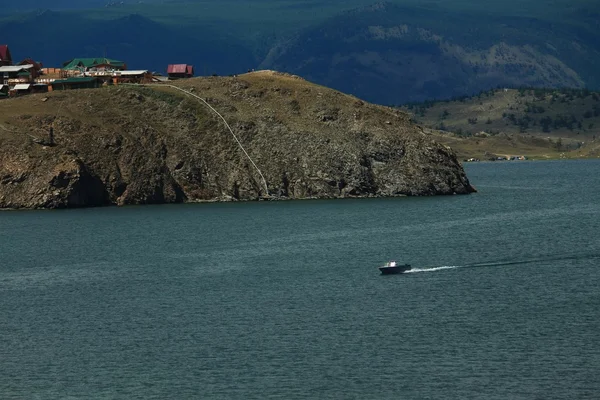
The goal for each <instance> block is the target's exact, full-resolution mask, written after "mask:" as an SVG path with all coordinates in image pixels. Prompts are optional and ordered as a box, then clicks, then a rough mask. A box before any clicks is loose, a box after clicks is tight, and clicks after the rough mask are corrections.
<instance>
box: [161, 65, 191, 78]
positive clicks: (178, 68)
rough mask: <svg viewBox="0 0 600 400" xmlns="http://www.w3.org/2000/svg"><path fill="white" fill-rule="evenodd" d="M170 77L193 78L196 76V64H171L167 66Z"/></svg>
mask: <svg viewBox="0 0 600 400" xmlns="http://www.w3.org/2000/svg"><path fill="white" fill-rule="evenodd" d="M167 75H168V76H169V79H182V78H191V77H193V76H194V66H192V65H187V64H169V67H168V68H167Z"/></svg>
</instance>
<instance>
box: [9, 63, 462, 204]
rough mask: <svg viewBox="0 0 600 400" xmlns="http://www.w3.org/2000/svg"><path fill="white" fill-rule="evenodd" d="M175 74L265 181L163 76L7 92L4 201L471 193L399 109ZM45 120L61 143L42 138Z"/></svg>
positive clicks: (264, 80)
mask: <svg viewBox="0 0 600 400" xmlns="http://www.w3.org/2000/svg"><path fill="white" fill-rule="evenodd" d="M209 83H210V84H209ZM178 84H179V85H180V86H182V87H185V88H186V89H187V90H189V89H190V88H194V90H195V92H196V93H198V94H199V95H200V96H201V97H202V98H205V99H208V100H209V103H210V104H211V105H213V107H215V109H217V110H218V111H220V112H222V113H223V116H224V118H225V119H226V120H227V121H228V123H229V125H230V126H231V127H232V128H233V130H234V133H235V134H236V137H237V139H238V140H239V142H240V143H241V144H242V145H243V146H244V149H245V150H246V152H247V153H248V155H249V156H250V157H251V158H252V161H253V162H254V163H255V164H256V166H258V168H260V170H261V172H262V174H263V176H264V177H265V180H266V184H267V186H268V190H267V189H265V185H264V182H263V179H262V177H261V176H260V175H259V174H258V172H257V171H256V169H255V167H254V166H253V164H252V162H251V161H250V160H249V159H248V158H247V157H246V155H245V153H244V152H243V151H242V150H241V149H240V147H239V145H238V142H237V141H236V140H235V139H234V137H233V136H232V135H231V133H230V132H229V131H228V129H227V128H226V127H225V125H224V123H223V122H222V120H221V119H220V118H219V117H217V116H216V115H215V114H214V113H213V112H212V111H211V110H210V109H208V107H206V105H204V104H203V103H201V102H200V101H198V100H196V99H194V98H192V97H188V96H186V95H185V94H184V93H181V92H176V91H175V90H173V89H168V88H157V87H152V88H141V87H127V88H125V87H119V88H103V89H96V90H81V91H73V92H70V93H68V94H65V93H60V94H57V93H52V94H50V95H47V97H48V98H50V99H52V101H48V102H44V103H41V104H42V106H40V107H38V108H36V109H35V111H32V108H29V107H28V104H29V102H31V101H34V99H35V97H36V96H27V97H23V98H20V99H15V100H10V102H11V107H10V110H13V113H12V114H11V113H10V112H8V110H9V108H8V107H7V106H6V104H8V102H0V126H2V123H4V124H10V125H11V131H10V132H9V131H6V130H5V131H2V130H0V208H64V207H87V206H101V205H111V204H114V205H125V204H150V203H174V202H186V201H188V202H194V201H215V200H253V199H259V198H262V197H265V196H271V197H272V198H277V197H283V198H290V199H301V198H337V197H351V196H356V197H359V196H364V197H369V196H401V195H436V194H454V193H469V192H472V191H473V188H472V187H471V186H470V184H469V181H468V179H467V177H466V176H465V173H464V171H463V169H462V167H461V165H460V164H459V163H458V161H457V159H456V157H455V155H454V153H453V152H452V150H450V149H449V148H447V147H445V146H443V145H441V144H438V143H436V142H434V141H432V139H431V138H430V137H429V136H427V135H425V134H423V132H421V130H420V129H419V128H418V127H416V126H414V125H412V124H411V123H410V121H409V118H408V116H407V115H406V114H404V113H398V112H397V111H396V110H392V109H390V108H387V107H380V106H375V105H371V104H368V103H363V102H362V101H360V100H358V99H356V98H354V97H351V96H346V95H341V94H340V93H339V92H335V91H332V90H329V89H327V88H323V87H318V86H315V85H312V84H310V83H308V82H306V81H304V80H302V79H299V78H297V77H293V76H287V75H283V74H277V73H251V74H248V75H243V76H241V77H240V78H237V77H234V78H205V79H194V80H187V81H185V82H184V83H178ZM183 85H185V86H183ZM273 87H275V88H277V90H271V89H272V88H273ZM317 93H318V95H317ZM15 104H17V105H18V106H19V107H15ZM37 104H38V105H39V104H40V102H39V100H38V102H37ZM82 105H85V107H82ZM357 107H359V108H360V118H358V117H357V115H356V113H357V112H358V111H357ZM15 109H17V110H23V111H26V110H27V112H28V113H30V114H31V113H32V112H35V113H34V114H33V115H29V114H27V115H28V116H27V118H24V117H23V115H25V114H23V113H20V112H17V113H14V110H15ZM90 110H91V111H90ZM315 116H316V117H315ZM50 126H53V127H54V130H53V132H54V137H55V143H56V145H55V146H53V147H48V146H40V145H38V144H35V143H34V139H32V138H39V137H43V136H44V135H45V134H46V132H47V131H48V129H49V127H50Z"/></svg>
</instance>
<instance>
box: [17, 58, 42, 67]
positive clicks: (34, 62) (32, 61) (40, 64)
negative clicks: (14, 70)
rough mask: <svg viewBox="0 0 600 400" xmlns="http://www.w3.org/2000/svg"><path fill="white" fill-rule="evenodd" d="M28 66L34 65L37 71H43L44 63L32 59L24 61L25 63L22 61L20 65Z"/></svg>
mask: <svg viewBox="0 0 600 400" xmlns="http://www.w3.org/2000/svg"><path fill="white" fill-rule="evenodd" d="M28 64H31V65H33V66H34V67H36V68H37V69H41V68H42V63H41V62H39V61H35V60H34V59H33V58H30V57H28V58H26V59H24V60H23V61H21V62H20V63H19V65H28Z"/></svg>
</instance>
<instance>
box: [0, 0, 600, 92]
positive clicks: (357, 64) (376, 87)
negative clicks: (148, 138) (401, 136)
mask: <svg viewBox="0 0 600 400" xmlns="http://www.w3.org/2000/svg"><path fill="white" fill-rule="evenodd" d="M370 3H372V1H371V0H348V1H340V0H331V1H321V0H294V1H292V0H285V1H274V0H252V1H241V0H221V1H216V0H213V1H210V0H204V1H194V0H177V1H174V0H142V1H139V0H135V1H134V0H123V1H109V0H101V1H97V0H87V1H77V2H73V1H70V0H57V1H55V2H53V3H52V4H51V5H50V4H44V7H52V8H53V9H57V10H61V11H49V10H45V11H43V10H36V11H28V12H16V11H15V10H31V9H34V8H38V7H40V4H39V2H38V1H32V0H24V1H21V2H19V3H18V7H16V6H15V4H16V3H11V5H12V8H4V9H3V12H4V14H3V15H4V16H2V17H0V43H6V44H8V45H9V46H10V48H11V51H12V53H13V56H14V57H15V58H17V59H18V58H24V57H33V58H35V59H38V60H40V61H42V62H44V64H45V65H47V66H59V65H60V64H61V63H62V62H64V61H66V60H68V59H71V58H74V57H97V56H104V55H106V56H108V57H110V58H117V59H123V60H124V61H126V62H127V64H128V66H129V67H130V68H147V69H151V70H155V71H163V70H164V68H165V66H166V65H167V64H168V63H190V64H194V65H195V66H196V71H197V73H198V74H201V75H211V74H219V75H228V74H234V73H240V72H245V71H247V70H248V69H252V68H268V69H276V70H280V71H284V72H290V73H294V74H298V75H301V76H302V77H304V78H307V79H309V80H311V81H314V82H316V83H320V84H323V85H326V86H330V87H333V88H336V89H338V90H342V91H345V92H348V93H352V94H354V95H356V96H358V97H361V98H365V99H367V100H370V101H373V102H377V103H382V104H400V103H405V102H409V101H423V100H429V99H443V98H449V97H453V96H459V95H466V94H474V93H477V92H479V91H481V90H487V89H490V88H493V87H497V86H499V85H500V86H511V87H515V86H535V87H573V88H582V87H587V88H590V89H596V88H599V87H600V71H599V70H598V69H597V68H596V67H595V66H596V65H598V64H599V63H600V39H599V37H598V35H597V31H598V29H600V25H599V24H600V22H599V21H600V14H599V13H598V11H597V7H595V5H594V2H593V1H590V0H577V1H574V2H567V1H563V0H557V1H555V2H553V3H552V4H551V5H548V4H547V3H543V2H539V1H519V2H517V1H516V0H507V1H504V2H487V3H486V4H484V5H480V4H478V3H477V4H475V3H474V2H472V1H466V0H453V1H447V0H446V1H442V0H432V1H429V2H427V3H423V2H418V1H416V0H392V1H390V2H383V3H376V4H370ZM11 10H12V11H11Z"/></svg>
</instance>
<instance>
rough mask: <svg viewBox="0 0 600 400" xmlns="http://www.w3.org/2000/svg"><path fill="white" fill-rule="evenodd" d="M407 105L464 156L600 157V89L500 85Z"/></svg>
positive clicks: (409, 110) (426, 124) (420, 122)
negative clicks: (458, 96) (475, 91)
mask: <svg viewBox="0 0 600 400" xmlns="http://www.w3.org/2000/svg"><path fill="white" fill-rule="evenodd" d="M402 108H403V109H404V110H406V111H408V112H410V113H411V114H412V115H413V120H414V121H415V122H416V123H418V124H421V125H423V126H425V127H427V128H428V129H430V130H431V131H432V132H435V134H436V135H438V136H439V137H440V138H441V140H442V141H444V142H445V143H447V144H450V145H451V146H452V147H453V148H454V149H455V150H456V151H457V152H458V153H459V155H460V156H461V157H462V158H469V157H475V158H482V159H485V158H489V157H492V156H493V155H518V154H524V155H528V156H529V157H533V158H559V157H560V158H564V157H598V156H600V93H598V92H593V91H589V90H574V89H494V90H489V91H485V92H482V93H480V94H478V95H476V96H472V97H467V96H464V97H460V98H457V99H454V100H450V101H439V102H434V101H430V102H424V103H415V104H408V105H406V106H403V107H402ZM486 152H487V153H488V155H486Z"/></svg>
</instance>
